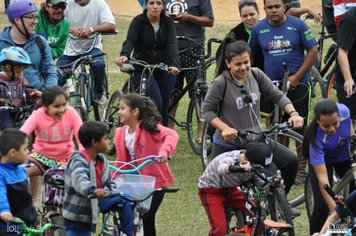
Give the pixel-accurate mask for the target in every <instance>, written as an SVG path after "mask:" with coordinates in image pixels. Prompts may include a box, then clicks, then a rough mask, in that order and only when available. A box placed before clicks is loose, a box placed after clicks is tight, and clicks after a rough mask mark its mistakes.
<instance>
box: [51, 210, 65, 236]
mask: <svg viewBox="0 0 356 236" xmlns="http://www.w3.org/2000/svg"><path fill="white" fill-rule="evenodd" d="M49 220H50V223H51V224H53V225H56V226H61V227H63V228H64V219H63V217H62V216H61V215H53V216H51V217H50V219H49ZM66 235H67V234H66V231H65V229H57V230H50V231H48V236H66Z"/></svg>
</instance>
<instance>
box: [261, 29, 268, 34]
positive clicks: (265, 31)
mask: <svg viewBox="0 0 356 236" xmlns="http://www.w3.org/2000/svg"><path fill="white" fill-rule="evenodd" d="M269 32H270V30H269V29H263V30H260V34H265V33H269Z"/></svg>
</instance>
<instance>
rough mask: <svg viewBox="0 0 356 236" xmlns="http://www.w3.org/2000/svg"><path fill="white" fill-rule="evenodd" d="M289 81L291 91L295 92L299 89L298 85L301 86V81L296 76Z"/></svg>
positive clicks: (290, 77) (292, 76)
mask: <svg viewBox="0 0 356 236" xmlns="http://www.w3.org/2000/svg"><path fill="white" fill-rule="evenodd" d="M288 81H289V89H291V90H294V89H295V87H297V85H298V84H299V79H298V78H297V76H296V75H295V74H294V75H291V76H289V78H288Z"/></svg>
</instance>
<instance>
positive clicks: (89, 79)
mask: <svg viewBox="0 0 356 236" xmlns="http://www.w3.org/2000/svg"><path fill="white" fill-rule="evenodd" d="M103 55H106V54H105V53H104V52H100V53H97V54H94V55H84V56H81V57H79V58H78V59H77V60H75V61H73V62H72V63H70V64H66V65H61V66H58V69H59V71H60V73H61V74H62V77H72V78H73V79H74V81H75V92H74V93H71V94H70V95H69V97H68V103H69V104H70V105H71V106H72V107H74V108H75V109H76V110H77V112H78V113H79V115H80V116H81V118H82V120H83V121H86V120H88V119H89V114H88V113H89V112H91V111H94V118H95V120H99V121H100V120H101V114H100V110H101V108H100V107H99V104H98V103H96V102H95V101H94V91H93V84H94V81H93V76H92V71H91V69H90V70H89V72H88V71H87V68H86V65H90V64H91V63H92V62H93V61H94V59H95V58H96V57H100V56H103ZM78 68H79V70H80V71H79V73H77V69H78ZM107 86H108V84H107V80H106V79H105V80H104V87H105V88H104V91H108V87H107Z"/></svg>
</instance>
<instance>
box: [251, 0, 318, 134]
mask: <svg viewBox="0 0 356 236" xmlns="http://www.w3.org/2000/svg"><path fill="white" fill-rule="evenodd" d="M264 5H265V6H264V9H265V12H266V18H265V19H263V20H262V21H261V22H259V23H258V24H256V25H255V26H254V27H253V29H252V33H251V37H250V40H249V45H250V47H251V50H252V56H254V55H253V54H254V50H256V48H258V46H260V47H261V48H262V52H263V56H264V69H265V73H266V74H267V76H268V77H269V78H270V79H271V80H282V79H283V76H284V69H283V63H284V62H285V63H287V65H288V69H289V82H290V89H289V91H288V94H287V96H288V98H289V99H290V100H291V101H292V103H293V105H294V107H295V108H296V110H297V111H298V112H299V114H300V115H301V116H302V117H304V118H307V116H308V110H309V95H308V82H309V80H310V76H309V73H308V71H309V70H310V68H311V67H312V66H313V64H314V62H315V60H316V55H317V48H316V40H315V38H314V36H313V35H312V33H311V31H310V29H309V28H308V26H307V25H306V24H305V23H304V22H303V21H302V20H300V19H298V18H296V17H293V16H287V15H285V5H284V4H283V0H264ZM305 51H307V54H306V55H304V52H305ZM263 103H266V104H264V105H263V106H261V107H265V108H266V107H270V108H272V109H273V104H270V103H269V102H266V98H265V99H264V100H263ZM272 109H266V110H264V112H268V113H269V112H271V111H272ZM305 123H307V122H305ZM301 132H303V131H301Z"/></svg>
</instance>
